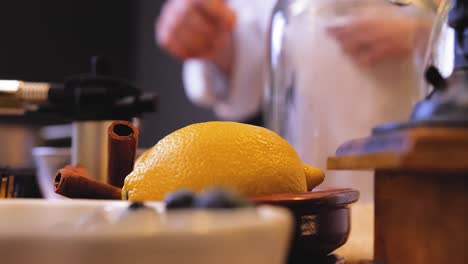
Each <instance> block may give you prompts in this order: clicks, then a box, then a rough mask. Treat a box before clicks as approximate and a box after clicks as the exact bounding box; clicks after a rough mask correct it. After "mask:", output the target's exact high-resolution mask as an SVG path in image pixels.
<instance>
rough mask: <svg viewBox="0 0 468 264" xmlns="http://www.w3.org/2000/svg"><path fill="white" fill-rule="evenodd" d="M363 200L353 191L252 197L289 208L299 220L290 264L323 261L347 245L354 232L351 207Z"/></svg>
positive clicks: (324, 190)
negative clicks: (318, 259) (349, 236)
mask: <svg viewBox="0 0 468 264" xmlns="http://www.w3.org/2000/svg"><path fill="white" fill-rule="evenodd" d="M358 199H359V192H358V191H356V190H353V189H323V190H314V191H312V192H307V193H300V194H292V193H291V194H274V195H267V196H256V197H252V200H253V201H254V202H255V203H258V204H270V205H279V206H284V207H287V208H288V209H290V210H291V212H292V213H293V214H294V217H295V232H294V239H293V241H292V245H291V249H290V254H289V263H301V262H303V260H307V261H308V263H311V262H310V261H311V260H313V259H317V258H321V257H323V256H326V255H328V254H330V253H331V252H333V251H334V250H335V249H337V248H339V247H340V246H342V245H344V244H345V243H346V241H347V239H348V235H349V232H350V227H351V224H350V208H349V205H350V204H352V203H354V202H356V201H357V200H358Z"/></svg>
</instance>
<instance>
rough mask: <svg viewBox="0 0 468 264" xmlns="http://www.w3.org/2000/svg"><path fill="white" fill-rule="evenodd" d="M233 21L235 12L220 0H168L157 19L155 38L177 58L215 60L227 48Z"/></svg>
mask: <svg viewBox="0 0 468 264" xmlns="http://www.w3.org/2000/svg"><path fill="white" fill-rule="evenodd" d="M234 24H235V13H234V12H233V11H232V10H231V9H230V8H229V7H228V6H227V4H226V3H225V2H224V1H223V0H168V1H167V2H166V4H165V5H164V6H163V9H162V11H161V15H160V17H159V19H158V21H157V25H156V39H157V42H158V44H159V45H160V46H161V47H162V48H163V49H165V50H166V51H168V52H169V53H170V54H171V55H173V56H175V57H177V58H179V59H188V58H202V59H208V60H213V61H214V62H217V61H219V60H222V59H223V58H222V57H223V56H225V53H226V50H227V49H229V45H230V38H231V35H232V31H233V28H234ZM221 66H222V65H221ZM221 68H223V67H221Z"/></svg>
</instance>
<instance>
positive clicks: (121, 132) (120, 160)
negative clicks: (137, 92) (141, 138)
mask: <svg viewBox="0 0 468 264" xmlns="http://www.w3.org/2000/svg"><path fill="white" fill-rule="evenodd" d="M137 147H138V128H136V127H135V126H134V125H133V124H132V123H130V122H127V121H116V122H114V123H112V124H111V125H110V126H109V130H108V164H107V169H108V174H107V183H109V184H111V185H113V186H115V187H119V188H122V187H123V185H124V180H125V177H127V175H128V174H130V172H132V170H133V164H134V163H135V156H136V151H137Z"/></svg>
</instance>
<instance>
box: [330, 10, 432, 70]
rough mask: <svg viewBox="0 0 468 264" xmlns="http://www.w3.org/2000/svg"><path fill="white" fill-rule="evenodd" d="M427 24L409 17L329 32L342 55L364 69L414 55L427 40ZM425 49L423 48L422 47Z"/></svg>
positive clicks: (368, 21) (360, 22)
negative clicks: (423, 41)
mask: <svg viewBox="0 0 468 264" xmlns="http://www.w3.org/2000/svg"><path fill="white" fill-rule="evenodd" d="M425 28H426V27H425V26H424V23H422V22H421V21H419V20H418V19H415V18H410V17H396V16H395V17H392V18H361V19H358V20H356V21H353V22H352V23H350V24H346V25H340V26H333V27H329V28H328V29H327V31H328V33H329V34H330V35H331V36H332V37H333V38H335V39H336V40H337V41H338V43H339V45H340V47H341V48H342V50H343V52H344V53H345V54H347V55H348V56H350V57H351V58H352V59H354V61H356V62H357V63H358V64H361V65H367V66H372V65H375V64H377V63H380V62H382V61H386V60H389V59H404V58H407V57H409V56H410V55H412V54H413V51H414V49H415V47H416V45H418V44H420V43H418V41H419V40H421V39H424V37H426V38H427V36H421V34H428V32H426V31H427V30H425ZM420 48H422V47H420Z"/></svg>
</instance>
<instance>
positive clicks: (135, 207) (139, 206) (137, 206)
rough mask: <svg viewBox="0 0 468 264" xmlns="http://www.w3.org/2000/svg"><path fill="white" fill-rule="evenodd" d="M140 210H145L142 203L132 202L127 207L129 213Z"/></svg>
mask: <svg viewBox="0 0 468 264" xmlns="http://www.w3.org/2000/svg"><path fill="white" fill-rule="evenodd" d="M142 208H146V205H145V204H144V203H143V202H133V203H131V204H130V206H129V207H128V209H129V210H130V211H132V210H138V209H142Z"/></svg>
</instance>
